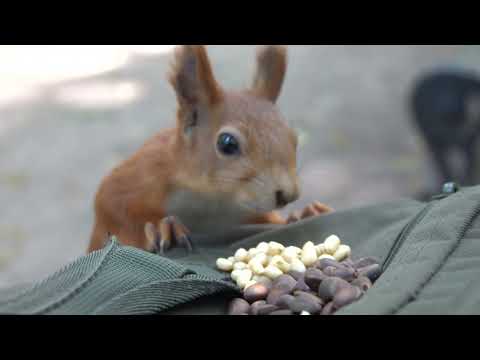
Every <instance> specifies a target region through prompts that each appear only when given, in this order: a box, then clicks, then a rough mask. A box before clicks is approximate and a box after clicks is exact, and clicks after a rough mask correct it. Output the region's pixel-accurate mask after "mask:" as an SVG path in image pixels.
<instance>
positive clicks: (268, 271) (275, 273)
mask: <svg viewBox="0 0 480 360" xmlns="http://www.w3.org/2000/svg"><path fill="white" fill-rule="evenodd" d="M264 275H265V276H267V277H269V278H270V279H272V280H275V279H276V278H278V277H279V276H282V275H283V272H282V271H281V270H280V269H279V268H277V267H276V266H273V265H268V266H267V267H266V268H265V273H264Z"/></svg>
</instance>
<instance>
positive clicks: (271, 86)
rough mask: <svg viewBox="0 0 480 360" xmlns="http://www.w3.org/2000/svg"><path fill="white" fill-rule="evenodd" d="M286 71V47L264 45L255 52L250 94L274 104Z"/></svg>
mask: <svg viewBox="0 0 480 360" xmlns="http://www.w3.org/2000/svg"><path fill="white" fill-rule="evenodd" d="M286 71H287V47H286V46H284V45H265V46H262V47H261V48H259V50H258V52H257V69H256V72H255V76H254V80H253V86H252V92H253V93H254V94H255V95H256V96H258V97H261V98H264V99H267V100H269V101H271V102H273V103H275V102H276V101H277V99H278V97H279V96H280V93H281V91H282V86H283V82H284V79H285V74H286Z"/></svg>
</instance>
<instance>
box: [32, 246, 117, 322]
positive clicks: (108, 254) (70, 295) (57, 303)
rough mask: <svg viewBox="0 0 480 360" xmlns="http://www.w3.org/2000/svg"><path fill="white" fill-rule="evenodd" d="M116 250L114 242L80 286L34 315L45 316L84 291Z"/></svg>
mask: <svg viewBox="0 0 480 360" xmlns="http://www.w3.org/2000/svg"><path fill="white" fill-rule="evenodd" d="M115 248H116V243H115V242H111V244H110V248H109V249H108V251H107V252H106V254H105V255H104V257H103V259H102V261H101V263H100V265H99V266H98V267H97V268H96V269H95V271H94V272H93V273H92V274H91V275H90V276H89V277H88V278H87V279H85V280H84V281H83V282H82V283H81V284H79V285H78V286H77V287H76V288H74V289H72V290H71V291H70V292H68V293H67V294H65V295H64V296H63V298H61V299H59V300H57V301H55V302H53V303H52V304H50V305H47V306H46V307H45V308H44V309H43V310H42V309H40V310H37V311H36V312H34V314H39V315H42V314H46V313H48V312H50V311H53V310H54V309H56V308H58V307H59V306H61V305H62V304H64V303H65V302H67V301H68V300H70V299H71V298H73V297H74V296H75V295H77V294H78V293H79V292H80V291H81V290H82V289H84V288H85V287H86V286H87V285H88V284H90V283H91V282H92V281H93V280H94V279H95V278H96V277H97V275H98V273H99V272H100V270H101V269H102V268H103V267H104V265H105V264H106V263H107V260H109V259H110V257H111V254H112V252H113V250H114V249H115Z"/></svg>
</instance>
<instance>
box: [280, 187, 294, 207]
mask: <svg viewBox="0 0 480 360" xmlns="http://www.w3.org/2000/svg"><path fill="white" fill-rule="evenodd" d="M275 199H276V203H277V207H279V208H283V207H285V206H287V205H288V204H290V203H292V202H294V201H295V200H297V199H298V192H297V191H295V192H291V193H287V192H285V191H283V190H278V191H277V192H276V193H275Z"/></svg>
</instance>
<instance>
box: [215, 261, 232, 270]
mask: <svg viewBox="0 0 480 360" xmlns="http://www.w3.org/2000/svg"><path fill="white" fill-rule="evenodd" d="M217 268H218V269H220V270H222V271H226V272H228V271H232V270H233V263H232V262H231V261H229V260H228V259H223V258H220V259H218V260H217Z"/></svg>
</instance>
